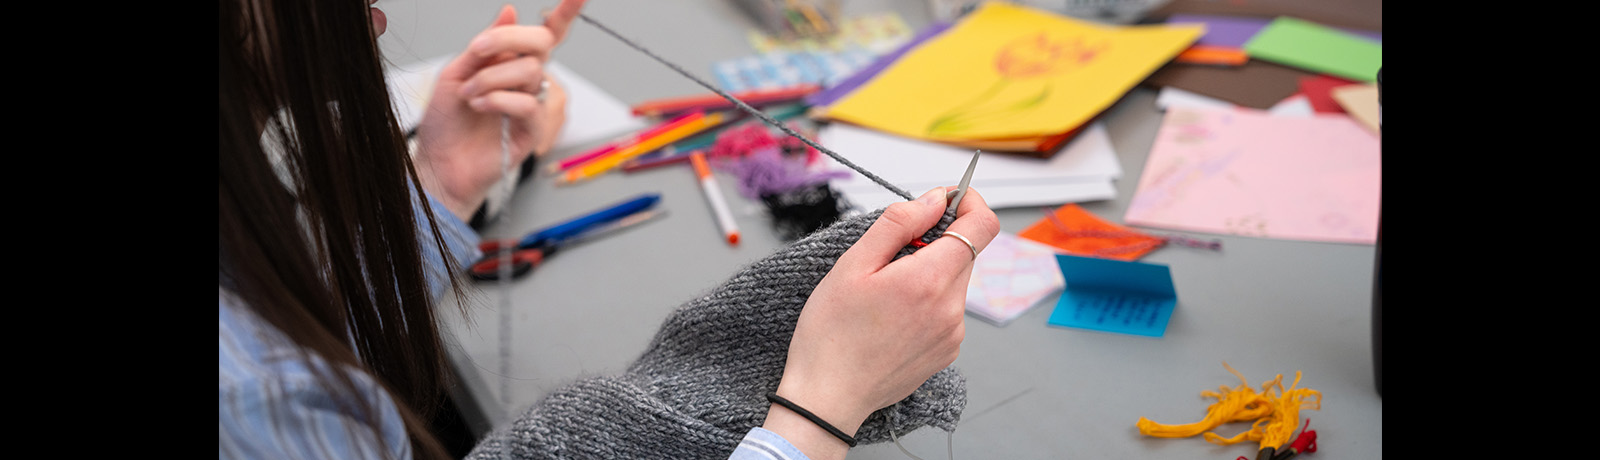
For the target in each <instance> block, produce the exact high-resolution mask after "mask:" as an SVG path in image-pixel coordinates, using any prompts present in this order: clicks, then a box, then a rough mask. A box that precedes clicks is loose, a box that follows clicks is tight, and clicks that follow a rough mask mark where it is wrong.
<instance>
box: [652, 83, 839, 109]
mask: <svg viewBox="0 0 1600 460" xmlns="http://www.w3.org/2000/svg"><path fill="white" fill-rule="evenodd" d="M820 89H821V87H820V86H817V85H814V84H803V85H795V86H792V87H788V88H780V89H772V90H751V91H741V92H737V93H733V97H734V98H736V99H738V100H740V101H743V102H744V103H745V104H749V105H750V106H751V107H755V106H759V105H764V104H774V103H780V102H786V101H793V100H798V99H801V98H804V97H806V96H808V95H810V94H811V93H815V92H817V91H818V90H820ZM731 108H733V103H732V102H728V100H727V99H726V98H723V97H722V96H719V95H716V94H708V95H700V96H685V97H675V98H666V99H657V100H653V101H647V102H644V103H642V104H639V105H636V106H633V114H634V115H638V116H664V115H670V114H676V113H682V112H685V111H690V110H705V111H709V110H721V109H731Z"/></svg>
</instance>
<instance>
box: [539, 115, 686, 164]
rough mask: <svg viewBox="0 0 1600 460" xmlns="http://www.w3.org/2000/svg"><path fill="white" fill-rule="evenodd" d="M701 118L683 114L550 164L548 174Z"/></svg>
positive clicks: (591, 159)
mask: <svg viewBox="0 0 1600 460" xmlns="http://www.w3.org/2000/svg"><path fill="white" fill-rule="evenodd" d="M703 116H705V114H704V113H700V112H691V113H685V114H682V115H679V116H677V117H675V118H673V119H671V120H667V121H666V122H663V123H661V124H659V125H655V126H652V127H650V128H649V129H646V130H644V131H639V132H638V133H636V134H634V135H632V136H628V137H624V138H622V139H618V140H615V141H611V142H608V143H606V145H602V146H600V147H597V148H595V149H594V150H590V151H588V152H584V153H582V154H579V155H573V156H570V157H567V158H563V159H561V161H559V162H556V163H552V164H551V165H550V169H549V172H550V174H556V173H559V172H562V171H566V170H568V169H572V168H573V167H576V166H578V165H581V164H584V163H588V162H590V161H593V160H594V159H596V158H600V157H602V156H605V155H606V154H609V153H611V152H615V151H617V149H620V148H622V147H625V146H627V145H629V144H636V143H639V142H641V141H643V140H645V139H649V138H651V137H653V136H656V135H658V134H661V133H662V132H665V131H667V130H670V129H672V128H675V127H678V126H681V125H683V124H684V123H687V122H688V121H689V120H690V119H693V118H698V117H703Z"/></svg>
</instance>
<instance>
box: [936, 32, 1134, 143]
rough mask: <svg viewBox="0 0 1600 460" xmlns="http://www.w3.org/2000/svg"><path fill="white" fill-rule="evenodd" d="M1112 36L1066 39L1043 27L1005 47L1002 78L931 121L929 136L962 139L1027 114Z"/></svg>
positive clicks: (998, 59) (1000, 57)
mask: <svg viewBox="0 0 1600 460" xmlns="http://www.w3.org/2000/svg"><path fill="white" fill-rule="evenodd" d="M1108 44H1109V40H1098V41H1090V40H1088V39H1086V38H1085V37H1082V36H1077V37H1073V38H1066V37H1061V36H1055V35H1051V34H1050V33H1049V32H1045V31H1039V32H1034V33H1030V34H1027V35H1023V36H1021V37H1018V38H1017V39H1015V40H1012V41H1010V42H1008V43H1006V44H1005V45H1004V46H1001V47H1000V49H999V50H998V52H997V53H995V58H994V66H995V70H996V71H997V74H998V76H999V78H997V79H996V80H995V82H994V83H993V84H991V85H990V86H989V88H988V89H987V90H985V91H984V92H983V93H981V94H979V95H978V96H977V97H974V98H972V99H970V100H968V101H967V102H965V103H963V104H961V105H959V106H957V107H956V108H954V109H951V110H950V111H948V112H945V113H944V114H942V115H941V116H940V117H939V118H936V119H934V120H933V122H932V123H929V124H928V134H930V135H934V136H941V137H960V136H961V135H962V134H963V133H965V132H968V131H970V130H972V129H973V128H975V127H982V126H993V125H994V124H997V123H1004V122H1005V121H1006V120H1008V119H1013V118H1018V117H1026V116H1027V115H1028V112H1030V111H1032V110H1033V109H1035V108H1038V107H1039V106H1040V105H1042V104H1043V103H1044V101H1045V100H1047V99H1048V98H1049V97H1050V92H1051V90H1052V89H1053V88H1052V86H1053V82H1054V81H1055V79H1054V78H1053V77H1056V76H1059V75H1063V74H1066V73H1068V72H1072V71H1075V70H1078V69H1082V68H1084V67H1087V66H1088V65H1089V64H1090V63H1093V62H1094V60H1095V58H1096V57H1097V56H1100V55H1101V54H1102V53H1104V52H1105V51H1106V48H1107V47H1108Z"/></svg>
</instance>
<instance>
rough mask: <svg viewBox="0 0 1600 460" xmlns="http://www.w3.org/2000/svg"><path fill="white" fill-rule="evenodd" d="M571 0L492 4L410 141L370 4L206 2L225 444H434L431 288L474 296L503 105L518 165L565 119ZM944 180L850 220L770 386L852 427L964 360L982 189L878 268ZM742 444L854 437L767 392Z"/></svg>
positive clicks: (260, 450) (233, 451) (429, 454)
mask: <svg viewBox="0 0 1600 460" xmlns="http://www.w3.org/2000/svg"><path fill="white" fill-rule="evenodd" d="M583 3H584V2H583V0H563V1H562V3H561V4H560V5H559V6H558V7H557V8H556V9H555V10H553V11H552V12H551V13H550V14H549V15H548V16H547V17H546V18H544V22H543V24H542V25H538V26H533V25H520V24H518V23H517V15H516V11H515V10H514V9H512V8H510V7H509V6H507V7H506V8H504V9H502V11H501V14H500V15H499V17H498V18H496V19H495V20H494V21H493V22H492V24H491V25H490V27H489V28H487V29H486V30H484V31H483V32H481V33H480V34H479V35H478V36H477V37H475V38H474V39H473V40H472V41H471V42H470V44H469V45H468V47H467V49H466V50H465V51H464V52H463V53H462V54H461V55H460V56H459V57H457V58H456V59H455V60H454V61H452V62H451V63H449V64H448V65H447V66H446V67H445V68H444V70H443V71H442V73H441V75H440V78H439V81H438V83H437V85H436V86H435V89H434V91H433V95H434V96H433V98H432V100H430V102H429V108H428V110H427V111H426V114H425V115H424V118H423V120H422V121H421V123H420V125H419V129H418V133H417V140H418V142H417V147H416V152H415V153H414V154H413V153H412V152H410V151H409V150H408V147H407V145H406V140H405V139H404V136H403V134H402V133H401V132H400V131H399V127H398V124H397V122H396V118H395V115H394V113H393V110H392V106H393V105H392V104H391V102H390V100H389V98H388V92H387V89H386V88H385V86H384V79H383V74H382V64H381V63H382V61H381V58H380V56H379V52H378V47H377V42H376V37H377V35H378V34H381V33H382V32H383V29H384V26H385V23H384V16H383V15H382V13H381V12H380V11H378V10H376V9H369V8H368V4H370V2H367V1H359V0H332V1H296V0H223V1H222V2H221V4H220V6H219V26H218V118H219V134H218V168H217V169H218V177H217V186H218V198H217V211H218V219H217V227H218V246H219V248H218V277H217V284H218V296H217V297H218V339H219V348H218V379H219V381H218V384H219V390H218V429H219V437H218V450H219V457H220V458H445V457H447V456H448V454H447V453H446V452H445V450H444V448H443V447H442V446H441V443H440V442H439V440H438V439H437V438H436V437H435V435H434V434H433V433H430V432H429V423H430V421H431V420H432V419H433V417H434V416H435V414H436V413H437V412H438V411H439V410H440V409H441V405H442V404H444V403H445V402H446V401H447V399H446V397H445V391H446V388H448V385H449V384H450V382H448V381H446V376H447V375H448V368H447V367H446V366H447V365H448V364H447V363H446V361H445V360H446V356H445V351H444V344H443V342H442V340H441V337H440V333H439V330H438V325H437V323H436V317H435V314H434V310H433V309H434V308H435V306H436V304H435V302H434V299H435V298H436V296H438V295H445V294H446V292H447V291H448V292H449V293H450V294H453V295H455V296H457V299H458V300H462V301H463V302H461V303H462V304H463V305H465V304H466V302H464V300H465V295H464V293H465V292H466V291H465V290H466V289H468V286H467V285H466V284H465V283H464V281H463V280H462V278H461V276H460V275H459V274H460V273H461V268H462V265H463V261H468V260H473V259H474V258H475V257H476V256H478V255H479V254H477V249H476V246H477V242H478V236H477V235H476V234H474V233H473V232H472V230H471V229H470V228H469V227H468V226H467V225H466V223H465V220H466V219H467V218H469V217H470V215H471V213H472V212H473V211H474V210H475V209H476V208H477V207H478V206H479V205H481V204H482V202H483V200H484V197H485V196H486V195H487V191H488V189H489V187H491V186H492V185H493V184H494V183H495V182H496V181H497V180H498V179H499V178H500V177H501V173H502V166H501V165H502V161H503V160H502V158H501V146H500V143H501V126H502V124H501V123H502V122H501V120H502V118H503V117H504V118H508V119H509V121H510V123H509V125H510V127H511V134H512V135H511V140H512V143H513V144H514V145H513V148H512V149H511V151H512V152H520V153H516V157H515V158H512V161H513V162H516V163H514V164H519V163H520V162H521V160H522V159H523V157H525V156H526V155H527V153H526V152H535V151H544V150H546V149H548V148H549V146H550V145H551V144H552V142H553V141H554V137H555V135H556V133H557V132H559V128H560V125H561V123H562V122H563V121H562V119H563V115H562V113H563V111H564V110H565V98H564V95H563V94H562V92H561V89H560V86H559V85H556V84H550V85H544V84H542V82H544V81H547V80H546V79H545V78H544V77H543V76H542V72H541V71H540V69H541V67H542V65H543V63H544V62H546V61H547V60H548V59H549V57H550V52H551V50H553V49H554V48H555V46H556V45H557V44H559V43H560V41H561V39H562V38H563V37H564V36H565V34H566V31H567V28H568V26H569V25H570V24H571V22H572V20H573V19H574V18H575V17H576V16H577V14H578V11H579V10H580V9H581V8H582V6H583ZM943 191H944V189H942V188H941V189H935V190H933V191H930V192H928V193H927V194H925V195H923V196H922V197H921V198H919V199H918V200H917V201H911V202H905V203H898V204H895V205H893V206H890V207H889V208H887V209H886V210H884V211H883V212H882V214H881V217H877V218H876V220H875V221H864V222H866V223H868V224H870V228H867V229H866V230H865V231H864V233H861V234H860V238H859V240H857V241H856V242H855V243H854V244H853V245H850V246H849V249H848V250H847V251H845V252H844V253H843V255H842V256H840V257H838V259H837V262H836V263H834V264H833V265H832V267H831V271H829V272H827V276H826V277H825V278H823V279H822V280H821V281H820V283H818V284H817V285H816V286H815V290H814V291H812V293H811V295H810V297H809V298H807V300H806V302H805V306H804V309H803V310H802V311H801V313H800V315H799V319H798V322H797V324H796V326H795V330H794V334H793V337H792V339H791V341H790V342H789V344H790V345H789V348H788V351H787V354H788V355H787V361H786V363H785V364H784V368H783V373H782V381H781V384H780V385H779V387H778V389H777V393H778V394H780V395H782V396H783V397H785V398H787V399H789V400H791V401H793V402H794V403H795V404H798V405H799V406H801V407H803V408H806V409H809V410H810V411H811V412H814V413H815V415H816V416H818V417H820V418H821V419H823V420H825V421H826V422H828V423H830V424H832V425H833V426H835V427H837V428H838V429H840V430H842V431H844V432H845V433H846V434H850V433H853V432H854V431H855V430H856V429H857V428H858V427H860V426H861V425H862V423H863V421H864V420H865V419H866V418H867V416H868V415H869V414H871V413H872V412H873V411H874V410H876V409H879V408H883V407H887V406H889V405H891V404H894V403H895V402H896V401H900V400H902V399H905V398H906V397H907V396H908V395H911V393H912V391H913V390H915V389H917V388H918V385H919V384H921V383H922V382H923V381H925V380H928V379H929V377H930V376H933V375H935V373H936V372H938V371H940V370H941V369H944V368H945V367H947V366H948V365H949V364H950V363H951V362H953V361H954V360H955V357H956V355H957V353H958V352H959V347H960V343H961V339H962V337H963V336H964V329H962V316H961V315H962V309H963V302H964V299H965V290H966V284H967V279H968V277H969V276H970V274H971V269H972V261H971V259H972V258H974V257H975V253H976V251H981V250H982V249H983V247H984V246H986V245H987V244H988V242H989V241H990V240H991V239H993V237H994V236H995V234H996V233H997V232H998V230H999V225H998V223H997V221H996V220H995V217H994V214H993V212H991V211H990V210H989V209H988V208H987V206H986V205H984V202H983V199H982V197H981V196H980V195H978V194H977V193H975V190H974V191H971V192H969V194H968V196H967V198H966V199H965V200H963V202H962V206H961V209H960V210H959V212H958V217H957V219H956V220H955V221H954V222H952V223H950V227H949V229H950V231H951V232H960V233H961V234H962V235H965V236H966V237H967V238H969V239H970V243H968V244H964V243H963V242H962V241H958V240H957V239H955V238H939V239H937V240H935V241H934V242H933V243H932V244H930V245H928V246H927V247H925V248H922V249H921V250H919V251H918V252H916V253H915V254H912V255H911V256H909V257H906V258H902V259H898V260H895V261H893V262H890V260H891V257H892V256H893V254H894V253H895V251H897V250H899V249H900V248H901V247H903V246H904V245H905V242H907V241H909V240H911V239H912V238H913V237H916V236H920V235H921V234H922V233H923V232H924V231H926V230H927V229H928V228H929V227H932V226H934V225H935V223H936V222H938V221H939V219H940V216H941V215H942V212H943V208H944V197H943V195H944V193H943ZM863 228H866V227H865V226H864V225H863ZM969 244H970V245H971V247H970V248H969V247H968V246H969ZM969 252H971V253H972V255H969ZM601 416H602V415H601V414H594V417H601ZM557 434H559V433H557ZM746 439H754V440H756V441H759V442H746V443H741V444H740V445H739V447H738V448H737V450H735V451H733V452H732V456H734V457H736V458H739V457H741V456H745V455H755V456H757V457H760V458H765V457H764V456H763V454H760V453H757V452H756V450H762V451H763V452H766V453H767V454H776V455H782V456H788V457H791V458H803V457H809V458H814V459H827V458H843V457H844V455H845V453H846V452H847V451H848V446H847V445H846V444H845V443H844V442H842V441H841V438H838V437H836V436H835V435H834V434H831V433H830V432H828V431H826V430H825V429H824V428H823V427H822V425H819V424H817V423H813V422H812V421H811V420H809V419H807V418H805V417H802V416H801V415H799V414H797V413H795V412H793V411H790V410H789V409H786V408H784V407H783V406H781V405H777V404H774V405H772V406H771V408H770V411H769V412H767V414H766V418H765V422H764V424H763V426H762V427H758V428H754V429H751V430H750V433H749V434H748V437H747V438H746ZM583 441H586V440H579V441H578V442H583ZM485 442H489V441H488V440H485ZM497 442H511V441H508V440H504V439H502V440H500V441H497ZM596 442H599V441H598V440H597V441H596ZM752 446H761V447H760V448H759V449H757V448H756V447H752ZM753 449H754V450H753ZM480 450H481V449H480ZM480 453H482V452H480ZM802 453H803V454H802Z"/></svg>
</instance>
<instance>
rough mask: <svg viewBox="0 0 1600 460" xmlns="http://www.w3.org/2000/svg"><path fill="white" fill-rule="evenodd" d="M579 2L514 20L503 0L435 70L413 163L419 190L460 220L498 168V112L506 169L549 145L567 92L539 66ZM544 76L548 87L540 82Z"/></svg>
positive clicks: (483, 193) (565, 2) (556, 131)
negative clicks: (506, 128)
mask: <svg viewBox="0 0 1600 460" xmlns="http://www.w3.org/2000/svg"><path fill="white" fill-rule="evenodd" d="M583 3H584V0H562V2H561V4H560V5H558V6H556V8H555V9H554V10H553V11H551V12H550V13H549V14H548V15H547V16H546V17H545V20H544V24H543V25H538V26H534V25H519V24H517V11H516V9H515V8H513V7H512V6H511V5H506V6H505V7H503V8H501V10H500V14H499V16H498V17H496V18H495V20H494V22H493V23H492V24H490V25H489V28H488V29H485V30H484V31H483V32H481V33H479V34H478V35H477V37H475V38H473V39H472V42H471V44H469V45H467V49H466V50H465V51H463V52H462V53H461V54H460V55H459V56H457V57H456V58H455V59H454V60H451V61H450V63H448V64H446V65H445V66H444V69H443V70H441V71H440V73H439V79H438V81H437V83H435V84H434V87H433V93H432V94H433V95H432V97H431V98H430V99H429V101H428V108H427V110H426V111H424V112H423V115H422V121H421V123H419V124H418V126H417V142H418V148H417V155H416V160H415V161H416V165H417V174H418V176H419V177H420V179H421V181H422V186H423V188H424V189H426V190H428V191H429V192H430V193H432V194H433V196H434V198H435V199H438V200H439V201H440V202H441V203H443V204H444V205H445V207H446V208H449V209H450V211H451V212H453V213H455V214H456V215H457V216H459V217H461V218H462V220H466V219H468V218H470V217H471V216H472V214H473V212H475V211H476V210H477V209H478V206H480V205H481V204H482V203H483V200H484V199H485V198H486V197H487V196H488V193H489V188H490V187H492V186H494V184H495V183H496V182H498V181H499V180H500V179H501V178H502V177H503V176H504V174H505V170H504V169H503V166H502V162H503V159H502V158H501V156H502V155H501V118H502V117H507V118H508V119H509V121H510V135H511V136H510V138H511V164H512V165H513V166H512V167H513V168H515V167H516V165H521V164H522V161H523V160H524V159H526V158H527V157H528V155H529V154H530V153H537V154H543V153H545V152H547V151H549V150H550V147H551V146H552V145H554V144H555V140H556V136H557V134H559V133H560V131H561V125H562V124H563V123H564V122H565V121H566V106H567V95H566V92H565V91H564V90H563V89H562V88H561V86H560V85H559V84H557V83H556V82H555V81H554V80H552V79H550V78H549V77H548V76H546V75H545V73H544V67H545V63H546V62H549V61H550V53H551V52H552V51H554V50H555V47H556V46H557V45H559V44H560V43H561V41H562V40H563V39H564V38H566V34H567V29H568V27H569V26H570V25H571V24H572V20H573V19H574V18H576V17H577V16H578V12H579V11H580V10H581V9H582V8H583ZM545 81H549V82H550V84H549V86H548V87H543V88H541V86H543V85H542V84H541V82H545ZM541 91H543V92H544V93H545V94H544V96H543V99H544V101H543V102H540V100H539V99H540V98H539V96H537V95H538V94H539V93H540V92H541Z"/></svg>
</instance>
